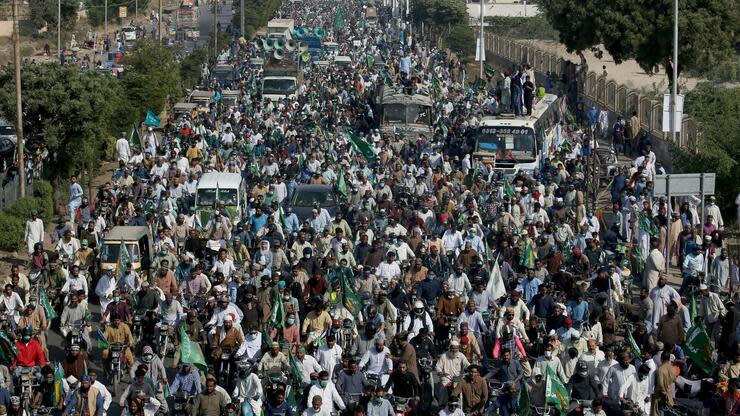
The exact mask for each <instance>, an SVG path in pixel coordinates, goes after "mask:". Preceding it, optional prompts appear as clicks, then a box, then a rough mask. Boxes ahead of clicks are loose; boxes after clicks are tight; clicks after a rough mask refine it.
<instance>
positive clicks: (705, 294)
mask: <svg viewBox="0 0 740 416" xmlns="http://www.w3.org/2000/svg"><path fill="white" fill-rule="evenodd" d="M699 291H701V303H700V304H699V316H701V317H702V320H703V321H704V328H706V330H707V333H708V334H709V339H711V340H712V341H714V340H717V339H719V330H720V328H721V324H720V318H721V317H723V316H725V314H726V313H727V309H726V308H725V305H724V304H723V303H722V300H721V299H720V297H719V295H718V294H716V293H714V292H710V291H709V287H707V285H705V284H703V283H702V284H701V285H699Z"/></svg>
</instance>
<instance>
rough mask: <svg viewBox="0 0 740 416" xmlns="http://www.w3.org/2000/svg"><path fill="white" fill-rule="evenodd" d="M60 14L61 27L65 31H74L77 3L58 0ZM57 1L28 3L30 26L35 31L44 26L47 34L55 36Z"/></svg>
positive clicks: (46, 0)
mask: <svg viewBox="0 0 740 416" xmlns="http://www.w3.org/2000/svg"><path fill="white" fill-rule="evenodd" d="M60 1H61V6H62V7H61V12H62V26H63V27H64V30H65V31H70V30H72V29H74V26H75V23H76V22H77V2H76V1H75V0H60ZM58 6H59V3H58V2H57V0H34V1H31V2H29V3H28V7H29V9H30V20H31V24H32V25H33V27H34V28H35V29H41V28H42V27H44V26H47V28H48V32H47V33H48V34H52V33H53V34H54V36H56V30H57V29H56V27H57V12H58V11H59V10H58V9H57V7H58Z"/></svg>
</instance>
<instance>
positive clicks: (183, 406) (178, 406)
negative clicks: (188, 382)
mask: <svg viewBox="0 0 740 416" xmlns="http://www.w3.org/2000/svg"><path fill="white" fill-rule="evenodd" d="M192 399H193V396H191V395H190V394H188V393H187V392H184V391H182V390H178V392H177V394H175V399H174V403H173V406H172V415H173V416H185V415H187V414H188V405H189V404H191V402H192Z"/></svg>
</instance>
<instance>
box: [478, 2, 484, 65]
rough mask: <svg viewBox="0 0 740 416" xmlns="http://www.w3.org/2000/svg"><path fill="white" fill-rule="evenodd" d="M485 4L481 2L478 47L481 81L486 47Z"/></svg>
mask: <svg viewBox="0 0 740 416" xmlns="http://www.w3.org/2000/svg"><path fill="white" fill-rule="evenodd" d="M484 3H485V0H480V41H479V42H480V43H479V45H478V48H480V50H479V51H478V54H479V57H480V79H483V64H484V61H485V59H483V56H484V54H485V52H484V50H483V48H484V46H483V45H485V42H484V41H483V4H484Z"/></svg>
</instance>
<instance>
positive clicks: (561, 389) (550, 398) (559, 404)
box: [545, 365, 570, 415]
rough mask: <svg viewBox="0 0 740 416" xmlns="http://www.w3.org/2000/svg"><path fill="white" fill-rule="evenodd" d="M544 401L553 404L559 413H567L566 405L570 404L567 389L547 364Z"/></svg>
mask: <svg viewBox="0 0 740 416" xmlns="http://www.w3.org/2000/svg"><path fill="white" fill-rule="evenodd" d="M545 402H547V403H549V404H552V405H554V406H555V407H556V408H557V409H558V411H560V414H561V415H564V414H566V413H568V406H569V405H570V399H569V397H568V389H566V388H565V386H564V385H563V383H562V382H561V381H560V379H559V378H558V376H557V375H556V374H555V372H554V371H553V370H552V368H550V366H549V365H548V366H547V367H546V370H545Z"/></svg>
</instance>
